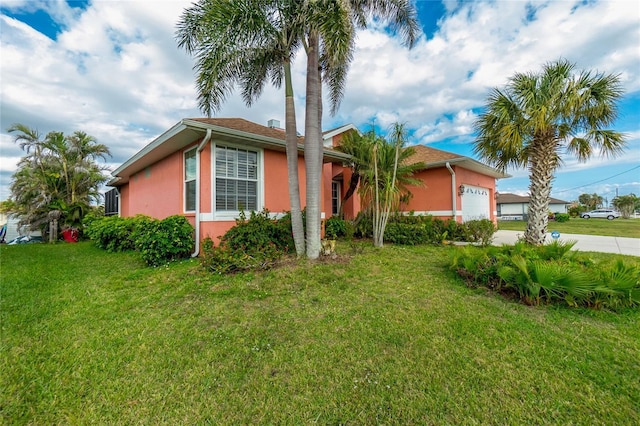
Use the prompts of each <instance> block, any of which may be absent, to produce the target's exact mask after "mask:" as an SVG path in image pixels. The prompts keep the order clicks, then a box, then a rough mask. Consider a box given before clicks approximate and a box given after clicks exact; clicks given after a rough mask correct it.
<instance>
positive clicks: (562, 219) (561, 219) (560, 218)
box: [556, 213, 571, 223]
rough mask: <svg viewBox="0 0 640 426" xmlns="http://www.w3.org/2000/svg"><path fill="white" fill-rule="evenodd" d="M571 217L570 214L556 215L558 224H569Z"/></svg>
mask: <svg viewBox="0 0 640 426" xmlns="http://www.w3.org/2000/svg"><path fill="white" fill-rule="evenodd" d="M570 218H571V215H570V214H569V213H556V222H560V223H562V222H569V219H570Z"/></svg>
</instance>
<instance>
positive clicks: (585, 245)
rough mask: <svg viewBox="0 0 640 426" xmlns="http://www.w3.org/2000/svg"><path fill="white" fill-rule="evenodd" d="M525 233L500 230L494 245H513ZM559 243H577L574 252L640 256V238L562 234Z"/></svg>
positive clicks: (549, 237) (549, 235)
mask: <svg viewBox="0 0 640 426" xmlns="http://www.w3.org/2000/svg"><path fill="white" fill-rule="evenodd" d="M522 234H524V231H504V230H499V231H498V232H496V233H495V235H494V238H493V245H494V246H500V245H502V244H513V243H515V242H516V241H517V239H518V237H519V236H522ZM558 240H559V241H562V242H568V241H577V243H576V245H575V246H573V250H580V251H599V252H602V253H617V254H627V255H631V256H640V238H625V237H603V236H600V235H581V234H560V238H558ZM545 241H546V242H551V241H553V238H552V237H551V233H547V238H546V239H545Z"/></svg>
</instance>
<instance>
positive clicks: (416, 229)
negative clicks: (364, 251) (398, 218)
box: [384, 222, 430, 246]
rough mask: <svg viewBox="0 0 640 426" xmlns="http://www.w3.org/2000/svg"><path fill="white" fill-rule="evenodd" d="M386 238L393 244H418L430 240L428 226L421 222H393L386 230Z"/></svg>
mask: <svg viewBox="0 0 640 426" xmlns="http://www.w3.org/2000/svg"><path fill="white" fill-rule="evenodd" d="M384 239H385V241H388V242H390V243H393V244H404V245H410V246H414V245H418V244H426V243H428V242H430V241H429V234H428V232H427V228H426V227H425V226H424V225H420V224H410V223H399V222H391V223H389V224H387V227H386V228H385V230H384Z"/></svg>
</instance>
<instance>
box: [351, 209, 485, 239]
mask: <svg viewBox="0 0 640 426" xmlns="http://www.w3.org/2000/svg"><path fill="white" fill-rule="evenodd" d="M372 228H373V223H372V221H371V218H370V217H368V216H366V215H364V214H361V215H358V217H357V218H356V220H355V236H356V237H360V238H370V237H371V235H372ZM495 232H496V227H495V225H494V224H493V222H491V221H490V220H488V219H481V220H471V221H467V222H464V223H458V222H456V221H453V220H442V219H438V218H434V217H433V216H428V215H426V216H422V215H413V214H408V215H402V214H396V215H394V216H391V217H390V218H389V222H388V223H387V227H386V229H385V232H384V240H385V241H387V242H389V243H393V244H403V245H418V244H442V243H443V241H445V240H447V241H466V242H471V243H479V244H480V245H488V244H490V243H491V240H492V239H493V235H494V234H495Z"/></svg>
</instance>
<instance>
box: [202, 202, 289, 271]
mask: <svg viewBox="0 0 640 426" xmlns="http://www.w3.org/2000/svg"><path fill="white" fill-rule="evenodd" d="M293 247H294V243H293V236H292V234H291V218H290V216H288V215H285V217H283V218H282V219H280V220H274V219H271V217H270V215H269V211H268V210H266V209H265V210H263V211H262V212H258V213H256V212H251V214H250V217H249V219H248V220H247V219H246V215H245V214H244V212H242V213H241V214H240V218H239V219H238V220H236V225H235V226H234V227H233V228H231V229H229V231H227V233H226V234H224V236H222V238H221V239H220V245H219V246H217V247H216V246H214V244H213V241H212V240H211V239H206V240H205V241H204V243H203V247H202V257H201V263H202V265H203V266H204V267H205V268H208V269H210V270H212V271H213V272H216V273H220V274H227V273H232V272H237V271H244V270H251V269H267V268H269V267H271V266H272V265H273V264H274V263H275V262H276V261H277V260H278V259H279V258H281V257H282V256H283V255H284V254H286V253H288V252H290V251H291V250H292V249H293Z"/></svg>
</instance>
